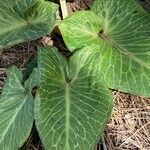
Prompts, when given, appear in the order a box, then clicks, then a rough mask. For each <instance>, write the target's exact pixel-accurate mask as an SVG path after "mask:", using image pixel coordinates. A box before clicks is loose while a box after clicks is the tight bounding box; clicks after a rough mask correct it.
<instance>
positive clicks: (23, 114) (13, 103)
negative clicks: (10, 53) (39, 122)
mask: <svg viewBox="0 0 150 150" xmlns="http://www.w3.org/2000/svg"><path fill="white" fill-rule="evenodd" d="M6 72H7V80H6V83H5V87H4V89H3V92H2V94H1V96H0V149H2V150H17V149H18V148H20V147H21V146H22V144H23V143H24V142H25V141H26V140H27V138H28V136H29V134H30V131H31V129H32V125H33V120H34V102H33V99H34V98H33V96H32V94H31V89H32V88H33V87H34V86H35V85H36V81H37V80H36V78H37V70H34V71H33V73H32V74H31V75H30V77H29V79H28V80H26V81H25V83H24V86H23V84H22V77H23V75H22V73H21V71H20V70H19V69H18V68H16V67H14V66H13V67H11V68H8V69H7V70H6Z"/></svg>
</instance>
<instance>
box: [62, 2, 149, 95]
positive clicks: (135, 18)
mask: <svg viewBox="0 0 150 150" xmlns="http://www.w3.org/2000/svg"><path fill="white" fill-rule="evenodd" d="M92 10H93V11H94V13H93V12H92V11H82V12H76V13H74V14H73V15H71V16H69V17H68V18H66V19H65V20H64V21H62V22H61V23H60V24H59V28H60V30H61V33H62V35H63V38H64V40H65V43H66V45H67V46H68V48H69V49H70V50H71V51H74V50H77V49H82V50H84V51H85V53H84V54H85V55H88V57H89V59H93V62H92V64H90V65H92V66H93V67H94V68H95V70H97V71H99V72H100V74H102V73H103V78H101V79H102V80H105V81H106V82H107V85H108V86H109V87H110V88H112V89H117V90H121V91H123V92H127V93H131V94H136V95H141V96H145V97H150V88H149V87H150V15H149V13H147V12H146V11H144V10H143V8H142V7H140V6H139V4H138V3H137V2H136V1H135V0H130V1H125V0H96V1H95V4H94V6H93V7H92ZM84 54H83V57H84Z"/></svg>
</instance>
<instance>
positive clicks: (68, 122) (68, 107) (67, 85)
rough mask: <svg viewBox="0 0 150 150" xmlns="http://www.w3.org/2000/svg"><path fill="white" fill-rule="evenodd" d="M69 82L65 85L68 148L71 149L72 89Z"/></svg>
mask: <svg viewBox="0 0 150 150" xmlns="http://www.w3.org/2000/svg"><path fill="white" fill-rule="evenodd" d="M69 88H70V87H69V84H68V83H66V85H65V91H66V93H65V102H66V148H67V149H66V150H69V129H70V94H69V92H70V90H69Z"/></svg>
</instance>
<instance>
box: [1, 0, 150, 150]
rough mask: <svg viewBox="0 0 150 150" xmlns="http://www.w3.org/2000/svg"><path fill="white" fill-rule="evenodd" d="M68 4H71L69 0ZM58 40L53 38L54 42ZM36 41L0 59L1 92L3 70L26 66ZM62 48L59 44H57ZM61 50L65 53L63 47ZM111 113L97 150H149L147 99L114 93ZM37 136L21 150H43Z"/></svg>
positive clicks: (74, 5)
mask: <svg viewBox="0 0 150 150" xmlns="http://www.w3.org/2000/svg"><path fill="white" fill-rule="evenodd" d="M70 1H71V0H70ZM91 1H92V0H74V1H72V2H71V3H68V11H69V12H72V11H77V10H81V9H89V8H90V6H91ZM141 2H142V3H144V4H145V7H146V8H148V7H149V6H150V0H141ZM59 39H60V38H57V37H54V40H55V42H59ZM42 42H43V40H42V39H39V40H36V41H33V42H28V43H25V44H19V45H17V46H15V47H13V48H11V49H7V50H6V51H4V52H3V53H2V54H1V55H0V91H1V89H2V87H3V84H4V79H5V73H4V68H5V67H8V66H11V65H16V66H18V67H19V68H21V69H22V70H24V69H25V68H26V66H27V63H28V62H29V61H30V60H32V59H33V58H34V57H35V56H36V55H37V48H36V46H37V45H38V44H42ZM59 46H60V47H61V42H59ZM63 49H65V48H64V47H63ZM113 94H114V109H113V113H112V117H111V119H110V121H109V122H108V125H107V128H106V130H105V133H104V135H103V138H102V140H101V142H100V143H101V144H100V143H98V145H97V146H96V148H95V149H96V150H150V99H144V98H142V97H138V96H132V95H129V94H124V93H121V92H118V91H113ZM42 149H43V148H42V146H41V142H40V140H39V137H38V134H37V132H36V130H35V128H34V127H33V131H32V133H31V135H30V137H29V139H28V141H27V142H26V143H25V145H24V146H23V147H22V150H42Z"/></svg>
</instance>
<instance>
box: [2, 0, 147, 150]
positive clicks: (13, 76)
mask: <svg viewBox="0 0 150 150" xmlns="http://www.w3.org/2000/svg"><path fill="white" fill-rule="evenodd" d="M56 10H57V6H56V5H55V4H53V3H50V2H48V1H45V0H1V1H0V49H2V48H6V47H8V46H12V45H14V44H17V43H20V42H25V41H28V40H34V39H36V38H38V37H40V36H43V35H46V34H49V33H50V32H51V31H52V29H53V28H54V25H55V24H56ZM59 28H60V31H61V33H62V35H63V38H64V41H65V43H66V45H67V47H68V49H69V50H70V51H71V56H70V58H68V57H67V58H66V57H65V56H62V55H61V53H60V52H58V50H57V49H56V48H54V47H41V48H39V52H38V60H37V58H35V60H33V61H32V62H31V63H30V64H29V65H28V67H27V70H26V71H25V72H24V74H23V73H22V72H21V71H20V70H19V69H18V68H17V67H14V66H13V67H11V68H8V69H6V73H7V80H6V83H5V86H4V88H3V91H2V93H1V95H0V149H2V150H18V149H19V148H20V147H21V146H22V145H23V143H24V142H25V141H26V140H27V138H28V136H29V134H30V131H31V128H32V126H33V121H34V120H35V122H36V127H37V130H38V132H39V135H40V138H41V140H42V143H43V146H44V148H45V149H46V150H62V149H64V150H80V149H81V150H92V149H93V148H94V144H95V143H96V141H97V140H98V138H99V137H100V136H101V135H102V132H103V130H104V129H105V127H106V123H107V120H108V119H109V117H110V114H111V111H112V103H113V100H112V94H111V92H110V90H109V88H112V89H117V90H120V91H123V92H128V93H131V94H137V95H141V96H144V97H150V88H149V87H150V15H149V13H148V11H145V10H144V9H143V8H142V7H141V6H140V5H139V3H137V0H130V1H126V0H95V2H94V5H93V7H92V9H91V10H90V11H80V12H76V13H74V14H72V15H70V16H69V17H68V18H66V19H65V20H63V21H62V22H60V23H59ZM37 67H38V68H37ZM35 68H36V69H35ZM36 87H37V89H36ZM35 90H37V94H36V96H35ZM34 101H35V104H34ZM34 105H35V107H34Z"/></svg>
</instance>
